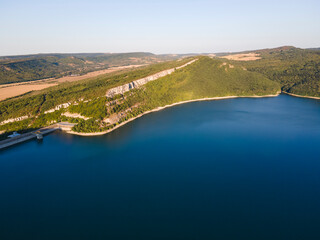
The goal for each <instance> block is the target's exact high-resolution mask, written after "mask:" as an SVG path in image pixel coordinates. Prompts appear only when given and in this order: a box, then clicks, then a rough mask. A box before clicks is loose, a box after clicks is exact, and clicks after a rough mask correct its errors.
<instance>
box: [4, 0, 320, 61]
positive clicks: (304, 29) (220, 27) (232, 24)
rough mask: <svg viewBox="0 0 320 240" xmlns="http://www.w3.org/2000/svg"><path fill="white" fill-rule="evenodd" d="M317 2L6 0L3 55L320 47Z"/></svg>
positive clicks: (319, 15)
mask: <svg viewBox="0 0 320 240" xmlns="http://www.w3.org/2000/svg"><path fill="white" fill-rule="evenodd" d="M319 12H320V1H319V0H304V1H297V0H291V1H287V0H278V1H274V0H260V1H259V0H255V1H252V0H240V1H236V0H228V1H225V0H220V1H216V0H211V1H210V0H193V1H191V0H183V1H182V0H161V1H151V0H149V1H147V0H132V1H129V0H112V1H109V0H104V1H103V0H51V1H47V0H41V1H39V0H28V1H26V0H0V22H1V25H0V55H1V56H5V55H19V54H34V53H79V52H152V53H156V54H163V53H215V52H232V51H243V50H252V49H261V48H273V47H279V46H284V45H290V46H296V47H300V48H311V47H320V13H319Z"/></svg>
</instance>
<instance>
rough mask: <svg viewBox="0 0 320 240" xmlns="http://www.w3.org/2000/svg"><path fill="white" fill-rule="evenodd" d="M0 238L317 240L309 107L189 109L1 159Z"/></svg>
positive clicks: (284, 101) (318, 115) (316, 107)
mask: <svg viewBox="0 0 320 240" xmlns="http://www.w3.org/2000/svg"><path fill="white" fill-rule="evenodd" d="M0 239H1V240H6V239H32V240H35V239H41V240H43V239H77V240H78V239H246V240H249V239H268V240H270V239H273V240H274V239H308V240H309V239H320V101H319V100H312V99H302V98H294V97H291V96H286V95H281V96H279V97H276V98H261V99H248V98H242V99H228V100H221V101H210V102H196V103H190V104H184V105H180V106H176V107H172V108H168V109H165V110H163V111H160V112H156V113H152V114H149V115H146V116H144V117H142V118H140V119H137V120H135V121H133V122H131V123H129V124H127V125H125V126H124V127H122V128H119V129H117V130H116V131H114V132H112V133H110V134H108V135H105V136H98V137H79V136H72V135H66V134H64V133H59V132H57V133H54V134H51V135H48V136H46V137H45V138H44V141H43V143H37V142H36V141H30V142H27V143H24V144H21V145H18V146H15V147H13V148H10V149H7V150H5V151H2V152H0Z"/></svg>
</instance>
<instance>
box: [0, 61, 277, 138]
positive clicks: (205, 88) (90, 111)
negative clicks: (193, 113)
mask: <svg viewBox="0 0 320 240" xmlns="http://www.w3.org/2000/svg"><path fill="white" fill-rule="evenodd" d="M191 59H192V58H187V59H184V60H183V61H174V62H166V63H162V64H156V65H152V66H149V67H146V68H144V69H141V70H134V71H130V72H129V73H126V74H119V75H115V76H112V77H109V78H101V77H100V78H97V79H96V80H91V81H84V82H81V83H77V84H73V85H60V86H58V87H54V88H51V89H49V90H45V91H43V93H41V94H37V95H34V96H29V97H27V96H26V97H22V98H19V99H16V100H9V101H5V102H3V103H0V114H1V120H4V119H8V118H11V117H17V116H23V115H25V114H27V113H29V112H31V113H32V114H31V115H32V117H31V118H29V119H27V120H23V121H19V122H15V123H9V124H6V125H2V126H0V130H6V131H14V130H26V129H34V128H38V127H41V126H46V125H49V124H51V123H52V122H55V121H63V120H67V121H74V122H77V123H78V125H77V126H76V127H75V128H74V130H75V131H78V132H99V131H104V130H107V129H110V128H113V127H114V126H116V125H117V124H119V123H121V122H123V121H126V120H128V119H130V118H132V117H135V116H137V115H138V114H141V113H143V112H145V111H147V110H152V109H154V108H157V107H161V106H165V105H168V104H172V103H176V102H179V101H186V100H192V99H200V98H210V97H222V96H253V95H255V96H262V95H269V94H276V93H277V92H278V91H279V90H280V86H279V84H278V83H276V82H273V81H271V80H269V79H267V78H266V77H264V76H263V75H261V74H259V73H253V72H249V71H245V70H243V69H242V68H240V67H234V66H232V65H229V64H227V65H225V64H224V62H223V61H220V60H216V59H211V58H208V57H200V58H199V60H198V61H196V62H195V63H193V64H191V65H188V66H187V67H185V68H181V69H179V70H176V71H175V72H174V73H172V74H170V75H167V76H165V77H162V78H160V79H158V80H155V81H152V82H149V83H147V84H146V85H144V86H143V87H141V88H137V89H133V90H131V91H129V92H127V93H125V94H124V95H117V96H115V97H114V98H107V97H105V93H106V90H108V89H110V88H112V87H114V86H119V85H122V84H124V83H128V82H131V81H132V80H135V79H139V78H142V77H145V76H149V75H151V74H153V73H156V72H159V71H161V70H164V69H169V68H172V67H176V66H181V65H183V64H184V63H186V62H188V61H190V60H191ZM63 86H64V87H63ZM86 99H87V101H85V100H86ZM68 101H69V102H72V103H73V104H72V105H71V106H70V107H69V108H68V109H62V110H59V111H56V112H53V113H48V114H44V111H45V110H48V109H51V108H52V107H54V106H57V105H58V104H61V103H65V102H68ZM75 102H76V103H75ZM65 111H68V112H71V113H79V114H81V115H82V116H86V117H90V119H89V120H87V121H85V120H83V119H79V118H78V119H75V118H67V117H65V116H62V115H61V114H62V113H63V112H65ZM35 116H36V117H35ZM106 119H116V121H113V122H111V123H108V122H107V121H106Z"/></svg>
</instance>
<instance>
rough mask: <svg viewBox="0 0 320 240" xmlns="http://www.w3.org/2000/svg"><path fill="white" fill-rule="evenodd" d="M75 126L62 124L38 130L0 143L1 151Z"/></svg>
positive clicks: (67, 123)
mask: <svg viewBox="0 0 320 240" xmlns="http://www.w3.org/2000/svg"><path fill="white" fill-rule="evenodd" d="M75 125H76V124H75V123H69V122H60V123H56V124H53V125H51V126H48V127H44V128H40V129H37V130H35V131H32V132H28V133H23V134H21V135H19V136H16V137H13V138H10V139H6V140H3V141H0V150H2V149H5V148H8V147H12V146H14V145H16V144H20V143H23V142H26V141H29V140H32V139H39V136H44V135H47V134H49V133H52V132H54V131H57V130H62V131H70V130H71V129H72V127H73V126H75Z"/></svg>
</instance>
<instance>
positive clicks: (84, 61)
mask: <svg viewBox="0 0 320 240" xmlns="http://www.w3.org/2000/svg"><path fill="white" fill-rule="evenodd" d="M179 57H180V56H179V55H155V54H152V53H143V52H137V53H115V54H111V53H76V54H36V55H21V56H4V57H0V84H5V83H16V82H26V81H33V80H39V79H45V78H59V77H62V76H68V75H83V74H85V73H88V72H91V71H96V70H102V69H107V68H109V67H112V66H126V65H141V64H151V63H157V62H161V61H165V60H172V59H177V58H179Z"/></svg>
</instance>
